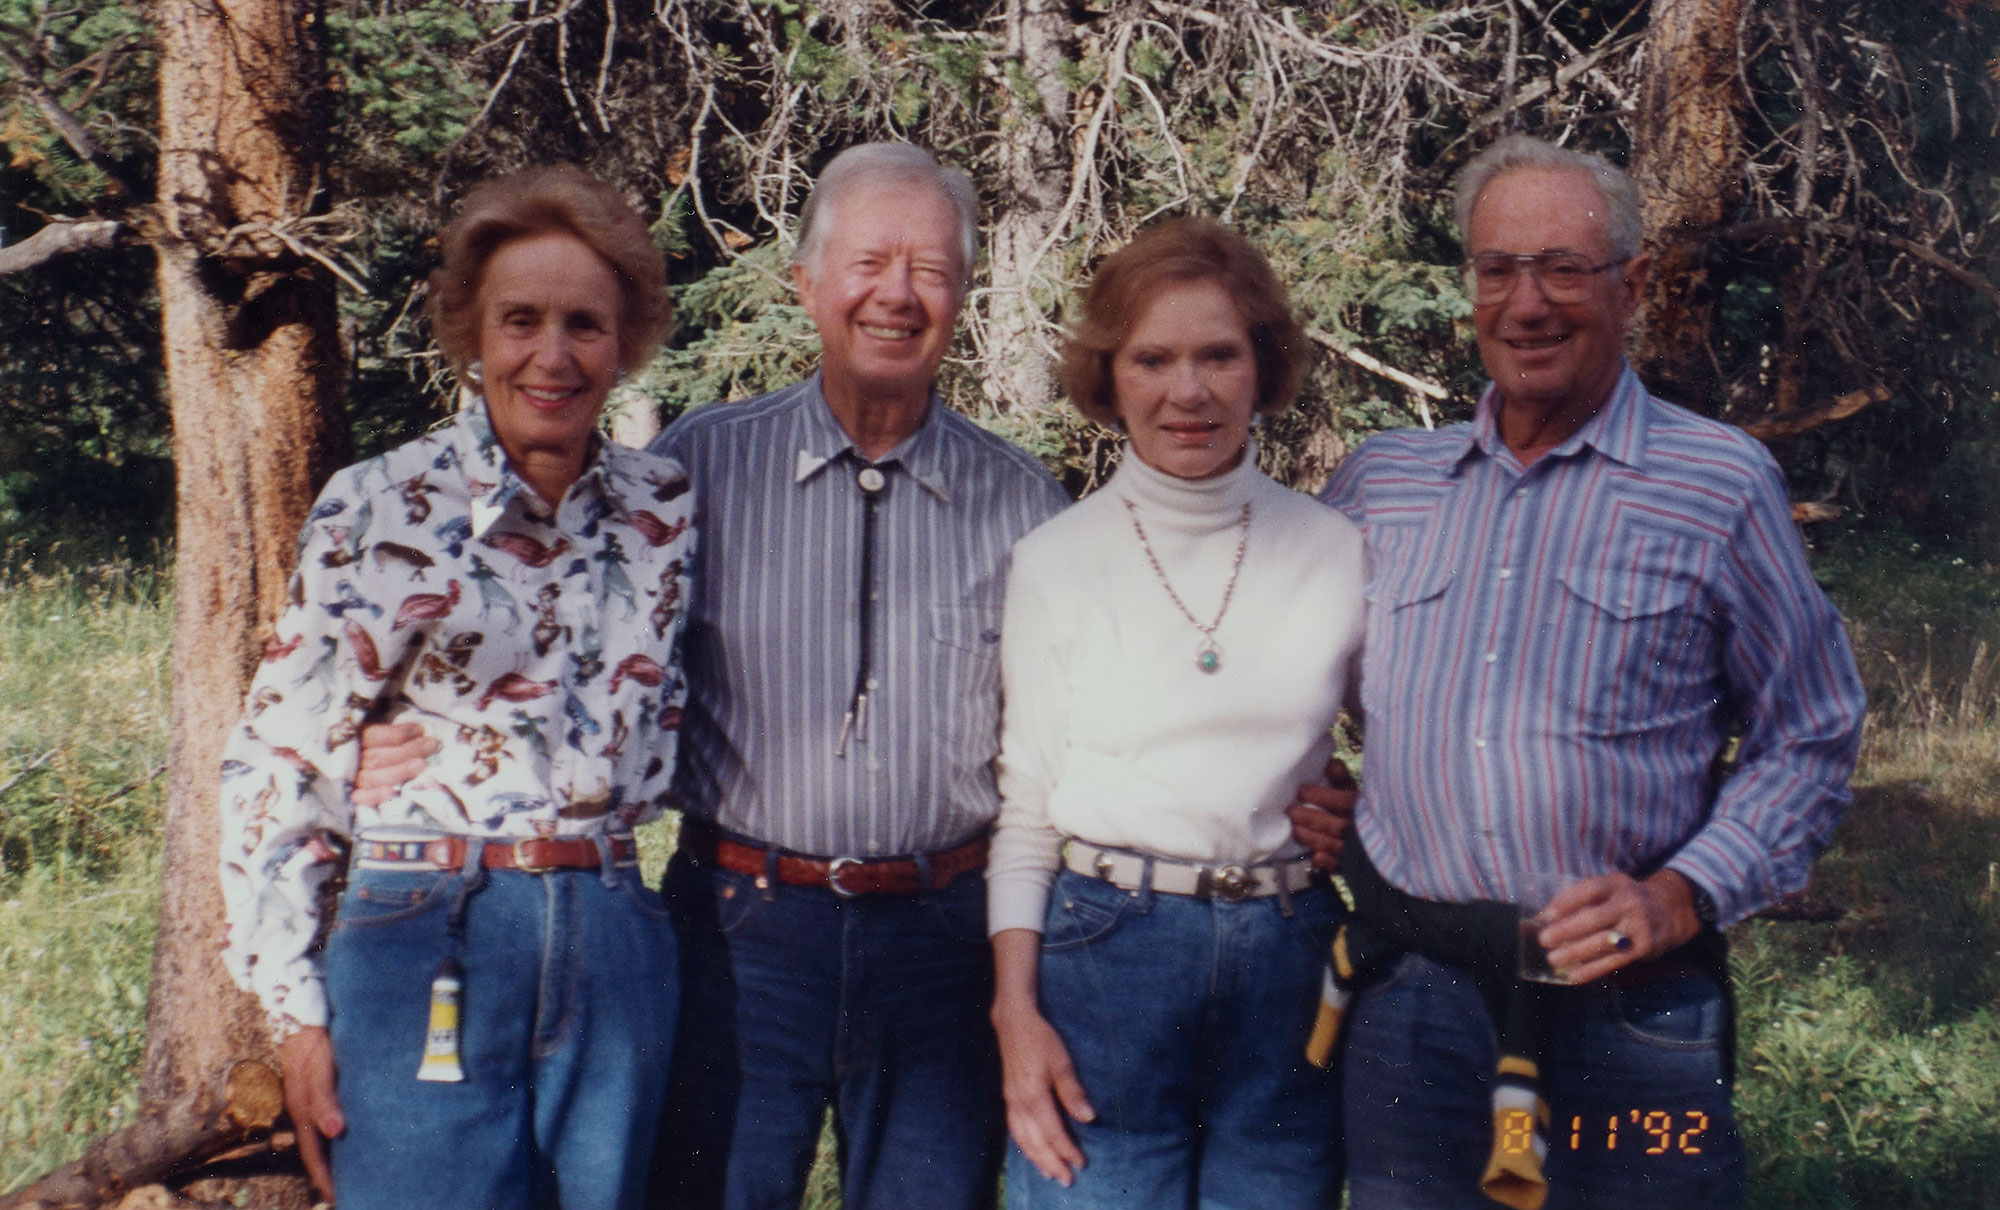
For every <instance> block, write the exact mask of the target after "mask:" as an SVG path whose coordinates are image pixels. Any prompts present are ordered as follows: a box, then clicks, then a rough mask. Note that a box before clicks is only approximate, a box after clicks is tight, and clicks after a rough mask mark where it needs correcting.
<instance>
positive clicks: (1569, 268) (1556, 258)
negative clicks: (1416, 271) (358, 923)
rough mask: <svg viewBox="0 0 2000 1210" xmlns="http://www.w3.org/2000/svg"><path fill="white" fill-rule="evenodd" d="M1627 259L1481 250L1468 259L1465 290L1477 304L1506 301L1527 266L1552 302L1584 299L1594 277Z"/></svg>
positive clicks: (1569, 301) (1555, 253)
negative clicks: (1595, 262)
mask: <svg viewBox="0 0 2000 1210" xmlns="http://www.w3.org/2000/svg"><path fill="white" fill-rule="evenodd" d="M1623 263H1624V262H1623V261H1621V260H1617V259H1615V258H1614V259H1612V260H1608V261H1605V262H1604V263H1603V264H1601V265H1593V264H1591V263H1590V262H1589V261H1588V260H1585V259H1584V258H1583V257H1582V256H1579V255H1578V254H1577V253H1574V252H1481V253H1480V254H1479V255H1477V256H1475V257H1473V258H1472V259H1471V260H1469V261H1467V262H1465V268H1464V270H1463V272H1464V274H1465V292H1466V293H1467V294H1470V295H1471V296H1472V305H1473V306H1475V307H1490V306H1492V305H1493V304H1495V303H1502V302H1506V301H1507V297H1508V295H1510V294H1512V293H1513V292H1514V283H1515V282H1516V281H1519V280H1520V277H1521V270H1523V269H1526V270H1527V271H1528V272H1530V273H1532V274H1534V276H1535V284H1536V285H1538V286H1540V287H1541V288H1542V297H1544V298H1546V299H1548V300H1549V301H1550V302H1552V303H1573V302H1582V301H1583V300H1584V299H1585V298H1588V297H1589V296H1590V279H1591V278H1593V277H1595V276H1597V275H1598V274H1599V273H1602V272H1604V271H1605V270H1606V269H1610V268H1612V267H1614V266H1617V265H1621V264H1623Z"/></svg>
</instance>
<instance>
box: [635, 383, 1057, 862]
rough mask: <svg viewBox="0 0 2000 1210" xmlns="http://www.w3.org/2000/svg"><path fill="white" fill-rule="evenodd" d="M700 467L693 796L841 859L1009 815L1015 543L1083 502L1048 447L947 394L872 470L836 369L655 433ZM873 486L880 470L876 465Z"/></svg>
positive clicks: (687, 789)
mask: <svg viewBox="0 0 2000 1210" xmlns="http://www.w3.org/2000/svg"><path fill="white" fill-rule="evenodd" d="M652 448H653V449H654V451H655V452H659V453H666V454H669V455H670V456H671V457H673V458H674V459H676V460H677V461H679V462H680V463H681V464H682V465H683V466H684V467H686V468H687V471H688V475H689V477H690V478H691V479H692V480H693V482H694V494H695V518H696V519H695V525H696V527H697V530H698V532H700V534H701V535H702V539H701V544H700V547H699V549H698V551H697V553H696V555H695V566H694V569H693V572H694V588H693V592H692V598H693V599H692V602H691V604H690V608H689V613H688V630H687V639H686V645H685V665H686V667H685V671H686V675H687V679H688V703H687V710H686V717H685V721H684V723H683V726H682V731H681V767H680V770H679V773H678V776H677V778H676V783H675V785H676V794H677V797H678V799H679V803H680V805H681V806H682V807H683V808H684V809H686V810H687V811H688V812H690V813H691V814H694V815H697V816H701V817H704V818H708V819H712V820H714V821H715V822H716V823H718V824H720V825H721V826H722V827H724V828H727V829H729V830H730V831H732V832H737V833H740V834H742V835H745V836H749V837H753V838H755V839H757V840H761V841H764V842H765V843H767V844H775V845H778V846H781V847H783V848H787V849H791V850H794V851H797V852H801V853H812V854H818V855H821V856H829V857H831V856H843V855H851V856H886V855H891V854H900V853H910V852H915V851H918V850H931V849H940V848H945V847H948V846H950V845H953V844H956V843H958V842H960V841H963V840H965V839H966V838H967V837H969V836H971V835H972V834H974V833H976V832H978V831H980V830H982V829H984V828H985V827H986V826H987V825H989V824H990V823H991V822H992V820H993V817H994V814H995V812H996V811H997V810H998V809H999V794H998V791H997V790H996V789H995V788H994V780H993V772H992V768H991V766H992V762H993V757H994V755H995V754H996V752H997V751H998V749H999V721H1000V669H999V658H998V657H999V644H1000V612H1001V604H1002V598H1003V594H1004V591H1005V584H1006V570H1007V556H1008V552H1009V551H1010V550H1011V549H1012V547H1013V545H1014V541H1015V539H1017V538H1019V537H1020V536H1021V535H1023V534H1025V533H1027V532H1028V531H1029V530H1031V529H1033V528H1034V527H1035V526H1036V525H1039V524H1040V523H1041V522H1043V521H1045V520H1047V519H1048V518H1049V517H1051V516H1053V515H1055V514H1056V513H1057V512H1059V511H1061V510H1062V509H1063V508H1065V507H1067V506H1068V504H1069V498H1068V497H1067V496H1066V495H1065V494H1064V493H1063V490H1062V488H1061V487H1059V486H1058V485H1057V484H1056V481H1055V479H1054V478H1053V477H1052V476H1050V474H1049V473H1048V471H1047V470H1046V469H1044V468H1043V467H1042V465H1041V464H1040V463H1039V462H1037V461H1036V460H1035V459H1034V458H1032V457H1030V456H1029V455H1028V454H1026V453H1024V452H1022V451H1021V450H1019V449H1016V448H1015V447H1014V446H1012V445H1009V444H1008V443H1007V442H1005V441H1003V440H1001V439H1000V438H999V437H996V436H994V435H992V434H990V433H988V432H986V431H984V430H983V429H981V428H979V427H978V426H977V425H975V424H973V423H972V422H971V421H969V420H967V419H965V418H964V417H963V416H959V415H957V414H956V413H954V412H952V411H950V410H949V409H948V408H946V407H945V406H944V405H943V404H942V403H941V402H940V401H938V400H937V399H935V398H934V399H933V400H932V401H931V406H930V410H929V411H928V413H927V414H926V415H925V418H924V422H923V424H922V425H921V426H920V427H919V428H918V429H917V431H916V432H915V433H913V434H911V435H910V436H909V437H908V438H907V439H906V440H904V441H903V442H902V443H901V444H900V445H898V446H897V447H896V448H895V449H893V450H891V451H890V452H889V453H888V454H886V455H884V456H883V457H882V458H881V459H879V460H877V461H876V462H875V463H873V464H872V465H873V466H874V467H876V468H877V469H879V470H880V471H881V472H882V474H883V482H884V485H883V487H882V488H881V489H880V491H879V493H878V495H879V496H880V502H879V503H878V504H877V506H876V510H877V511H876V518H875V521H874V522H873V527H872V529H873V552H872V559H871V560H870V562H871V563H872V578H873V582H872V584H870V585H868V586H867V588H866V591H868V592H869V593H871V594H872V595H873V600H872V601H870V602H869V603H868V610H867V612H868V614H869V615H870V621H871V625H870V630H871V641H870V642H869V643H868V644H867V646H868V648H869V651H868V666H867V670H866V676H865V680H866V692H867V706H866V710H865V712H864V713H863V715H862V717H859V718H857V719H856V720H855V723H854V725H853V727H852V733H851V734H850V735H849V736H847V737H846V742H845V745H844V746H843V743H842V738H843V737H842V732H843V729H844V725H845V720H846V716H847V714H848V711H849V710H850V708H851V707H852V705H853V704H854V697H855V691H856V687H857V671H858V670H859V669H860V668H861V666H862V657H863V651H862V647H863V644H862V641H861V634H860V625H861V619H862V616H863V608H862V604H863V603H862V600H861V593H862V592H863V591H864V588H863V585H862V582H861V578H862V571H863V562H864V558H863V556H864V548H865V546H866V545H867V541H866V534H867V531H868V529H869V523H868V522H867V521H866V519H865V513H866V496H867V493H865V492H864V491H863V490H862V489H861V486H860V484H859V482H858V477H859V475H860V472H861V471H862V470H863V469H864V468H866V467H868V466H870V465H871V464H870V463H869V462H868V461H867V460H866V458H865V457H864V456H863V455H862V454H861V452H860V451H859V450H857V449H855V448H854V444H853V442H852V440H851V439H850V438H849V437H848V436H847V433H846V431H845V430H844V429H842V428H841V426H840V423H839V422H838V421H837V420H836V419H835V418H834V416H833V413H832V412H831V410H829V408H828V407H827V403H826V399H825V397H824V396H823V395H822V394H821V391H820V385H819V378H818V376H817V375H815V376H814V377H813V378H810V379H807V380H806V381H805V382H802V383H799V384H797V385H796V386H791V387H787V388H785V389H783V390H780V391H775V392H773V393H771V394H769V395H763V396H759V397H757V398H755V399H749V400H744V401H742V402H739V403H727V404H713V405H710V406H708V407H703V408H699V409H697V410H695V411H693V412H690V413H688V414H687V415H686V416H684V417H682V418H681V419H680V420H679V421H677V422H676V423H675V424H674V425H673V426H672V427H671V428H669V429H668V430H667V431H666V432H665V433H663V434H661V435H660V437H659V439H658V440H657V441H655V442H654V443H653V447H652ZM870 478H871V481H872V476H871V477H870Z"/></svg>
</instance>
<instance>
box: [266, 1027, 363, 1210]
mask: <svg viewBox="0 0 2000 1210" xmlns="http://www.w3.org/2000/svg"><path fill="white" fill-rule="evenodd" d="M278 1066H279V1067H280V1068H281V1069H282V1072H283V1075H284V1079H285V1113H286V1114H287V1115H288V1116H289V1117H290V1118H291V1119H292V1130H293V1131H294V1132H295V1133H296V1134H297V1135H298V1137H299V1158H300V1159H302V1160H304V1161H305V1165H306V1176H308V1177H310V1178H311V1180H312V1184H313V1188H315V1189H317V1190H319V1194H320V1196H321V1197H323V1198H325V1199H326V1200H327V1201H329V1202H330V1201H333V1200H334V1197H333V1170H332V1169H330V1168H328V1167H327V1164H326V1146H325V1144H324V1142H322V1140H323V1139H332V1138H339V1137H340V1136H341V1135H342V1134H343V1133H345V1132H346V1130H347V1117H346V1115H345V1114H343V1113H341V1112H340V1100H339V1098H337V1097H336V1096H335V1095H334V1091H333V1089H334V1069H333V1041H332V1039H330V1038H329V1037H328V1036H327V1032H326V1030H325V1029H324V1028H322V1027H320V1026H311V1027H309V1028H306V1029H302V1030H300V1031H299V1032H297V1033H295V1034H293V1035H292V1036H291V1037H289V1038H286V1039H285V1040H284V1041H283V1042H280V1043H278Z"/></svg>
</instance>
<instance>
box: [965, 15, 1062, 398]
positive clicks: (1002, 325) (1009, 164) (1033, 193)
mask: <svg viewBox="0 0 2000 1210" xmlns="http://www.w3.org/2000/svg"><path fill="white" fill-rule="evenodd" d="M1007 35H1008V37H1007V63H1008V65H1009V67H1010V68H1011V70H1012V72H1013V73H1017V74H1016V75H1015V80H1017V81H1018V82H1019V83H1021V84H1024V85H1026V88H1025V89H1023V88H1019V87H1010V88H1008V89H1007V90H1006V102H1005V108H1004V112H1003V116H1002V118H1001V130H1002V132H1003V134H1002V138H1001V141H1000V152H999V172H998V173H997V174H996V175H997V184H998V187H999V197H998V199H997V200H996V202H995V203H994V212H995V214H996V215H997V216H998V217H996V218H995V220H994V223H993V235H992V242H991V245H990V248H989V256H988V258H987V260H988V267H989V269H990V271H991V274H992V285H991V288H990V290H989V292H988V294H987V296H986V306H985V308H984V311H985V314H984V317H983V318H984V320H985V323H984V334H985V357H984V359H983V365H982V370H983V373H984V379H983V382H982V385H983V388H984V390H985V392H986V397H987V399H988V401H989V402H990V403H991V404H992V406H993V407H994V408H995V409H996V410H998V411H1003V412H1016V413H1029V412H1038V411H1046V410H1048V409H1049V408H1051V407H1053V406H1054V405H1055V400H1056V387H1055V375H1054V372H1053V371H1054V367H1053V365H1052V362H1051V358H1050V356H1049V352H1048V337H1047V335H1046V332H1045V329H1046V328H1047V327H1048V318H1047V315H1046V314H1045V311H1046V308H1047V306H1048V300H1049V299H1050V298H1052V297H1055V296H1057V295H1059V294H1060V292H1061V283H1060V282H1059V281H1058V280H1057V279H1056V278H1055V277H1054V276H1053V275H1052V274H1051V273H1050V272H1049V267H1050V257H1051V249H1050V248H1049V247H1048V246H1047V245H1048V244H1049V242H1050V240H1049V237H1050V233H1051V232H1052V231H1053V230H1054V227H1055V224H1056V221H1057V219H1058V218H1059V217H1060V216H1061V214H1062V209H1063V202H1064V200H1065V199H1066V198H1067V197H1068V195H1069V189H1070V169H1071V165H1070V102H1071V90H1070V86H1069V84H1068V83H1067V82H1066V81H1065V80H1064V79H1063V73H1062V65H1063V62H1064V60H1065V59H1070V60H1074V58H1075V55H1076V22H1075V19H1074V17H1073V15H1072V14H1071V13H1070V11H1069V5H1068V4H1067V3H1065V2H1064V0H1008V4H1007Z"/></svg>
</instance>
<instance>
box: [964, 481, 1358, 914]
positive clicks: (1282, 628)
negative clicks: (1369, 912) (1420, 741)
mask: <svg viewBox="0 0 2000 1210" xmlns="http://www.w3.org/2000/svg"><path fill="white" fill-rule="evenodd" d="M1128 500H1129V501H1131V502H1132V503H1133V504H1134V505H1136V506H1137V511H1138V516H1139V521H1140V524H1141V525H1143V526H1144V527H1145V531H1146V540H1147V542H1148V543H1150V544H1151V546H1152V550H1153V554H1154V556H1155V557H1156V558H1157V559H1158V560H1159V564H1160V567H1161V569H1162V570H1164V571H1165V573H1166V575H1167V577H1168V578H1169V579H1170V580H1171V581H1172V583H1173V588H1174V591H1175V592H1176V593H1178V594H1180V598H1181V600H1182V601H1184V602H1186V604H1187V608H1188V609H1189V610H1190V611H1191V612H1192V613H1193V614H1194V616H1195V617H1197V618H1199V619H1200V620H1201V621H1202V622H1203V623H1204V624H1206V623H1208V622H1211V621H1213V620H1214V619H1215V615H1216V610H1217V608H1218V606H1220V605H1221V603H1222V597H1223V591H1224V588H1225V587H1226V586H1227V584H1228V583H1229V573H1230V567H1231V565H1232V563H1233V562H1234V560H1235V555H1236V547H1237V541H1238V539H1239V537H1240V535H1241V533H1242V530H1241V528H1240V523H1241V519H1242V515H1243V505H1244V504H1245V503H1246V502H1247V503H1249V505H1250V508H1251V521H1250V530H1249V540H1248V542H1247V544H1246V545H1245V547H1244V554H1243V565H1242V570H1241V571H1240V572H1239V573H1238V577H1237V583H1236V591H1235V594H1234V595H1233V597H1232V598H1231V599H1230V602H1229V608H1228V612H1227V613H1226V614H1225V615H1224V616H1223V619H1222V624H1221V626H1220V627H1218V628H1217V630H1216V632H1215V641H1216V645H1217V647H1218V648H1219V649H1220V654H1221V665H1220V667H1219V668H1218V669H1217V670H1216V671H1214V672H1212V673H1211V672H1203V671H1202V670H1201V669H1200V668H1199V667H1198V666H1197V665H1196V655H1197V652H1198V651H1199V650H1200V648H1201V645H1202V634H1201V632H1200V631H1199V630H1197V629H1196V628H1195V626H1194V625H1193V624H1191V623H1190V622H1189V621H1188V619H1187V618H1186V617H1185V616H1184V615H1183V614H1182V613H1181V611H1180V610H1179V609H1177V608H1176V607H1175V606H1174V603H1173V600H1172V599H1171V598H1170V597H1168V595H1167V590H1166V588H1165V587H1163V586H1162V585H1161V583H1160V577H1159V575H1158V574H1156V573H1155V572H1154V570H1153V568H1152V567H1151V565H1150V564H1149V563H1148V562H1147V559H1146V552H1145V550H1144V549H1143V548H1142V547H1141V546H1140V544H1139V538H1138V535H1137V534H1136V533H1134V531H1133V526H1132V514H1131V513H1130V512H1129V511H1128V510H1127V508H1126V505H1125V502H1126V501H1128ZM1362 549H1363V548H1362V539H1361V535H1360V533H1359V531H1357V530H1356V529H1355V527H1354V526H1353V525H1352V524H1350V523H1349V522H1348V521H1347V519H1346V518H1345V517H1342V516H1341V515H1340V514H1339V513H1337V512H1335V511H1334V510H1332V509H1330V508H1328V507H1326V506H1325V505H1323V504H1321V503H1319V502H1318V501H1317V500H1314V499H1312V498H1311V497H1310V496H1304V495H1300V494H1299V493H1297V492H1293V491H1290V490H1288V489H1286V488H1284V487H1281V486H1279V485H1278V484H1277V483H1274V482H1273V481H1272V480H1271V479H1269V478H1268V477H1266V476H1265V475H1264V474H1263V473H1262V472H1261V471H1259V470H1257V469H1256V450H1255V449H1254V447H1253V448H1252V449H1251V450H1249V451H1248V452H1247V453H1246V455H1245V457H1244V458H1243V461H1242V462H1241V463H1239V464H1238V465H1237V467H1236V468H1235V469H1233V470H1231V471H1228V472H1226V473H1224V474H1222V475H1219V476H1217V477H1215V478H1213V479H1202V480H1189V479H1177V478H1174V477H1173V476H1171V475H1167V474H1163V473H1162V472H1160V471H1156V470H1154V469H1153V468H1152V467H1149V466H1147V465H1146V464H1145V463H1143V462H1141V461H1140V460H1139V458H1138V457H1137V456H1135V455H1134V454H1132V453H1131V451H1130V450H1129V449H1128V450H1127V451H1126V455H1125V458H1124V461H1123V463H1122V464H1121V465H1120V466H1119V468H1118V472H1117V473H1116V474H1115V475H1113V476H1112V477H1111V481H1110V483H1108V484H1107V485H1106V486H1105V487H1104V488H1103V489H1102V490H1100V491H1098V492H1097V493H1096V494H1094V495H1092V496H1090V497H1089V498H1088V499H1085V500H1084V501H1082V502H1081V503H1079V504H1077V505H1075V506H1073V507H1072V508H1070V509H1069V510H1068V511H1066V512H1064V513H1062V514H1060V515H1058V516H1057V517H1055V518H1053V519H1052V520H1050V521H1047V522H1045V523H1043V524H1042V525H1041V526H1040V527H1039V528H1037V529H1035V530H1034V531H1033V532H1031V533H1030V534H1028V536H1027V537H1025V538H1023V539H1021V541H1020V542H1019V543H1018V544H1016V545H1015V547H1014V554H1013V565H1012V569H1011V571H1010V573H1009V576H1008V581H1007V611H1006V621H1005V624H1004V625H1003V627H1002V638H1001V643H1000V659H1001V673H1002V678H1003V683H1004V685H1005V692H1006V713H1005V716H1004V721H1003V722H1002V724H1001V728H1000V735H1001V740H1000V749H1001V750H1000V762H999V778H1000V795H1001V804H1000V821H999V827H998V830H997V831H996V833H995V835H994V839H993V852H992V857H991V859H990V862H989V864H988V867H987V880H988V908H987V927H988V930H989V931H991V932H995V933H997V932H999V931H1000V930H1002V929H1010V928H1025V929H1032V930H1034V931H1036V932H1040V931H1041V929H1042V921H1043V913H1044V911H1045V910H1046V908H1047V904H1048V893H1049V885H1050V883H1051V882H1052V881H1053V880H1054V878H1055V872H1056V869H1057V866H1058V864H1059V862H1060V860H1061V852H1062V846H1063V842H1064V840H1065V839H1066V838H1070V837H1074V838H1076V839H1079V840H1083V841H1087V842H1089V843H1091V844H1096V845H1104V846H1109V847H1113V848H1121V849H1133V850H1137V851H1140V852H1145V853H1152V854H1154V855H1156V856H1160V857H1167V858H1172V859H1176V860H1182V861H1195V862H1202V863H1229V862H1237V863H1251V862H1262V861H1270V860H1273V859H1276V858H1284V857H1290V856H1293V855H1295V854H1297V853H1298V852H1299V851H1300V849H1299V848H1298V846H1297V845H1296V844H1295V843H1294V842H1293V841H1292V839H1291V826H1290V824H1289V823H1288V821H1287V820H1286V819H1285V815H1284V811H1285V808H1286V807H1287V806H1289V805H1290V804H1291V803H1292V802H1293V801H1294V790H1295V788H1296V787H1297V786H1298V785H1299V784H1301V783H1310V782H1316V781H1318V780H1320V778H1321V776H1322V769H1323V767H1324V765H1325V763H1326V758H1327V756H1328V753H1329V751H1330V750H1331V747H1332V741H1331V738H1330V731H1331V728H1332V726H1333V722H1334V719H1335V717H1336V716H1337V715H1338V714H1339V713H1340V708H1341V704H1342V702H1343V700H1344V698H1345V697H1346V695H1347V694H1348V693H1349V692H1350V691H1351V686H1352V684H1353V678H1354V677H1355V676H1356V675H1358V672H1359V668H1360V659H1359V656H1360V651H1361V637H1362V628H1363V622H1364V617H1363V608H1364V607H1363V602H1362V595H1361V590H1362V581H1363V579H1364V575H1365V573H1364V555H1363V553H1362Z"/></svg>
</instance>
